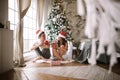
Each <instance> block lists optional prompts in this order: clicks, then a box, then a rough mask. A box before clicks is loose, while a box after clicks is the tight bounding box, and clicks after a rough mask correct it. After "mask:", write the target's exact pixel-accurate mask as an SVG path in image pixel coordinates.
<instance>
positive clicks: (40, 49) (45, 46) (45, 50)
mask: <svg viewBox="0 0 120 80" xmlns="http://www.w3.org/2000/svg"><path fill="white" fill-rule="evenodd" d="M36 34H37V37H38V41H37V42H35V43H34V45H33V47H32V48H31V50H35V52H36V53H37V55H38V57H37V58H35V60H34V61H36V60H38V59H41V58H42V59H49V58H50V56H51V55H50V49H49V47H50V44H49V42H48V41H47V40H46V38H45V33H44V32H43V31H41V30H37V31H36Z"/></svg>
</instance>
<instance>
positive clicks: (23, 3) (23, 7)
mask: <svg viewBox="0 0 120 80" xmlns="http://www.w3.org/2000/svg"><path fill="white" fill-rule="evenodd" d="M17 3H18V16H19V23H18V25H17V28H16V37H15V51H14V62H15V65H17V66H23V65H24V58H23V49H24V48H23V17H24V16H25V14H26V12H27V11H28V9H29V7H30V4H31V0H18V1H17Z"/></svg>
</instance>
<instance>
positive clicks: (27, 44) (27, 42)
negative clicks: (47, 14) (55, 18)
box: [8, 0, 37, 52]
mask: <svg viewBox="0 0 120 80" xmlns="http://www.w3.org/2000/svg"><path fill="white" fill-rule="evenodd" d="M31 1H32V2H31V6H30V8H29V9H28V12H27V13H26V15H25V16H24V19H23V20H24V21H23V23H24V24H23V27H24V28H23V32H24V33H23V37H24V52H26V51H29V50H30V48H31V46H32V44H33V42H34V41H35V40H36V36H35V31H36V29H37V19H36V11H37V9H36V0H31ZM8 16H9V21H10V29H11V30H15V28H16V26H17V23H18V10H17V0H9V14H8ZM14 34H15V33H14Z"/></svg>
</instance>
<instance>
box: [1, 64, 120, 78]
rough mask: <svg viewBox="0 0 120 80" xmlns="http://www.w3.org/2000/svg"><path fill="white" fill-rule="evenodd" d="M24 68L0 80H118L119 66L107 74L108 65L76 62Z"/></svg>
mask: <svg viewBox="0 0 120 80" xmlns="http://www.w3.org/2000/svg"><path fill="white" fill-rule="evenodd" d="M26 64H27V65H26V66H25V67H16V68H14V69H13V70H10V71H8V72H5V73H3V74H0V80H120V64H119V63H118V64H117V65H115V67H113V72H112V73H111V74H109V73H108V65H107V64H103V63H99V64H98V65H95V66H91V65H89V64H80V63H77V62H73V63H67V64H62V65H60V66H51V65H50V64H49V63H33V62H27V63H26Z"/></svg>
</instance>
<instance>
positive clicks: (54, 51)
mask: <svg viewBox="0 0 120 80" xmlns="http://www.w3.org/2000/svg"><path fill="white" fill-rule="evenodd" d="M57 49H58V48H57V44H56V43H52V52H53V56H55V57H56V58H57V59H59V60H62V56H61V55H60V54H59V53H58V51H57Z"/></svg>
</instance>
